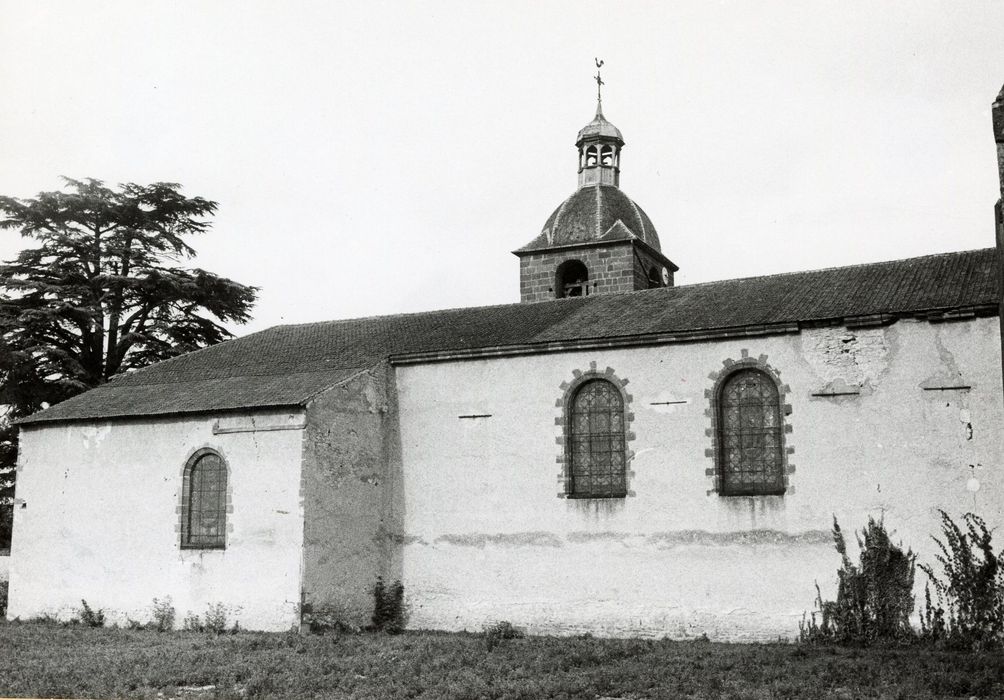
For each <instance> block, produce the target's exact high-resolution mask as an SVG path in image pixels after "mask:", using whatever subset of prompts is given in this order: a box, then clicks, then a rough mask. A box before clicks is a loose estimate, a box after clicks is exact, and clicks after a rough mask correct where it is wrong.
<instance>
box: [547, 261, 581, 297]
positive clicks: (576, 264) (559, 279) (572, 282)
mask: <svg viewBox="0 0 1004 700" xmlns="http://www.w3.org/2000/svg"><path fill="white" fill-rule="evenodd" d="M587 294H589V269H588V268H587V267H586V266H585V264H584V263H583V262H582V261H581V260H566V261H565V262H563V263H561V264H560V265H558V269H557V270H556V271H555V279H554V296H555V298H557V299H564V298H565V297H584V296H586V295H587Z"/></svg>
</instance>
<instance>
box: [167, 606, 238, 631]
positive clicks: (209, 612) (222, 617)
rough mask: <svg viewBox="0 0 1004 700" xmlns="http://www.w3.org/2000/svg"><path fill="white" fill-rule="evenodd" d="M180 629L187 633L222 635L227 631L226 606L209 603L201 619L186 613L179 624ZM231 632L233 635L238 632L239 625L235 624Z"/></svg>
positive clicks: (193, 614)
mask: <svg viewBox="0 0 1004 700" xmlns="http://www.w3.org/2000/svg"><path fill="white" fill-rule="evenodd" d="M181 628H182V629H183V630H185V631H188V632H208V633H210V634H223V633H224V632H226V631H227V606H226V605H224V604H223V603H210V604H209V605H208V606H207V607H206V612H205V613H203V614H202V617H199V615H197V614H196V613H188V615H186V616H185V619H184V620H183V621H182V623H181ZM231 631H232V632H235V633H236V632H238V631H240V625H238V623H236V622H235V623H234V626H233V629H232V630H231Z"/></svg>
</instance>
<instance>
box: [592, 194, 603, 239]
mask: <svg viewBox="0 0 1004 700" xmlns="http://www.w3.org/2000/svg"><path fill="white" fill-rule="evenodd" d="M602 212H603V189H602V188H601V187H600V185H599V183H597V184H596V210H595V214H596V225H595V227H594V228H595V229H596V238H597V239H599V238H600V237H601V236H602V235H603V231H601V230H600V227H601V226H602V225H603V219H602V217H601V216H600V215H601V213H602Z"/></svg>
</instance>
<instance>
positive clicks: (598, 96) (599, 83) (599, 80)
mask: <svg viewBox="0 0 1004 700" xmlns="http://www.w3.org/2000/svg"><path fill="white" fill-rule="evenodd" d="M593 60H594V61H596V75H595V76H593V79H594V80H595V81H596V101H597V102H602V101H603V96H602V95H601V94H600V89H601V88H602V87H603V86H604V85H605V84H606V83H604V82H603V78H601V77H600V68H602V67H603V61H601V60H600V59H598V58H594V59H593Z"/></svg>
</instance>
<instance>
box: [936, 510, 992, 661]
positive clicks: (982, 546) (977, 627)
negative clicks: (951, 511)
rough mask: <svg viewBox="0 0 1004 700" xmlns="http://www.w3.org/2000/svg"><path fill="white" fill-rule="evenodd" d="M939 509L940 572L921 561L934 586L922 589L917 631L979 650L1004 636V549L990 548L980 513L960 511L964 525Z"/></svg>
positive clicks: (985, 527) (939, 641)
mask: <svg viewBox="0 0 1004 700" xmlns="http://www.w3.org/2000/svg"><path fill="white" fill-rule="evenodd" d="M939 512H940V513H941V530H942V536H943V537H944V542H942V541H941V540H939V539H938V538H937V537H933V536H932V538H931V539H933V540H934V541H935V543H936V544H937V545H938V549H940V550H941V554H939V555H935V557H934V558H935V560H937V562H938V563H939V564H941V568H942V576H941V577H939V576H938V575H937V574H935V572H934V570H933V569H932V568H931V567H930V566H927V565H924V564H922V565H921V567H920V568H921V570H922V571H923V572H924V573H925V574H926V575H927V577H928V579H929V580H930V584H931V585H933V586H934V590H935V593H936V595H937V604H935V605H932V601H931V592H930V587H926V588H925V591H924V594H925V595H924V598H925V600H924V603H925V605H924V610H923V612H922V613H921V617H920V619H921V636H922V638H924V639H926V640H929V641H932V642H935V643H944V644H946V645H948V646H952V647H959V648H965V649H971V650H974V651H981V650H984V649H989V648H992V647H994V646H997V645H999V644H1001V643H1002V642H1004V550H1002V551H1001V552H999V553H994V550H993V541H992V538H991V533H990V531H989V530H988V529H987V526H986V523H985V522H984V521H983V519H982V518H980V517H979V516H978V515H975V514H973V513H966V514H965V515H963V516H962V521H963V524H964V526H965V530H963V528H961V527H959V525H957V524H956V523H955V522H954V521H953V520H952V519H951V518H950V517H949V516H948V514H947V513H946V512H945V511H943V510H942V511H939Z"/></svg>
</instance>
